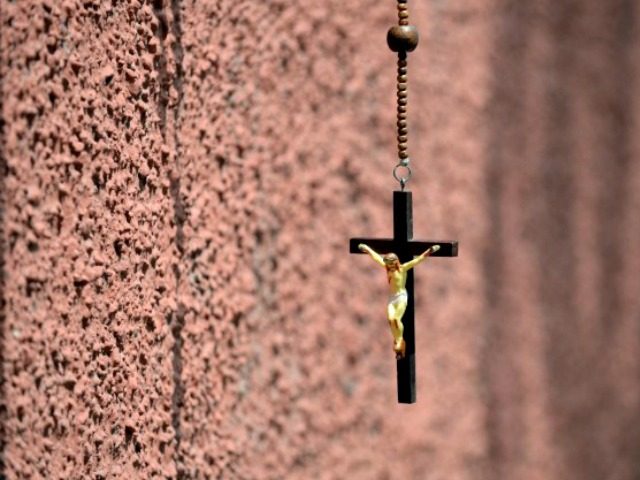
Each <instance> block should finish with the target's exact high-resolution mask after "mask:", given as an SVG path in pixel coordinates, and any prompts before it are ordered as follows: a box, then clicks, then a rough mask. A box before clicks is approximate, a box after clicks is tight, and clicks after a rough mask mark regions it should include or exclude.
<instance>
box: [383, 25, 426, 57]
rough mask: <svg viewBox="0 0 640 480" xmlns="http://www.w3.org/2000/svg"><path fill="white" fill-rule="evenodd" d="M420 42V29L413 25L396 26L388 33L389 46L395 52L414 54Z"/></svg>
mask: <svg viewBox="0 0 640 480" xmlns="http://www.w3.org/2000/svg"><path fill="white" fill-rule="evenodd" d="M419 41H420V35H418V29H417V28H416V27H414V26H413V25H394V26H393V27H391V28H390V29H389V33H387V44H388V45H389V48H390V49H391V50H393V51H394V52H413V51H414V50H415V49H416V47H417V46H418V42H419Z"/></svg>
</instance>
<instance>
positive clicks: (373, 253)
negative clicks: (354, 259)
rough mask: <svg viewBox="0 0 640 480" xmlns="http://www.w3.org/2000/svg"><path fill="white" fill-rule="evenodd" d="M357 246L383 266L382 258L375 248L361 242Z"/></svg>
mask: <svg viewBox="0 0 640 480" xmlns="http://www.w3.org/2000/svg"><path fill="white" fill-rule="evenodd" d="M358 248H359V249H360V251H361V252H365V253H368V254H369V255H370V256H371V258H373V260H374V261H375V262H376V263H377V264H378V265H380V266H381V267H384V260H383V259H382V256H381V255H380V254H379V253H377V252H376V251H375V250H373V248H371V247H370V246H369V245H365V244H364V243H361V244H360V245H358Z"/></svg>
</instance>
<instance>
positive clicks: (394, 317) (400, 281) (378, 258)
mask: <svg viewBox="0 0 640 480" xmlns="http://www.w3.org/2000/svg"><path fill="white" fill-rule="evenodd" d="M358 248H359V249H360V250H361V251H362V252H365V253H368V254H369V255H370V256H371V258H373V260H374V261H375V262H376V263H377V264H378V265H380V266H381V267H384V268H385V270H386V271H387V280H388V281H389V289H390V290H391V292H390V294H389V302H388V303H387V319H388V320H389V326H390V327H391V334H392V335H393V351H394V352H396V357H397V358H404V354H405V348H406V344H405V341H404V337H403V334H404V325H403V324H402V316H403V315H404V311H405V310H406V309H407V301H408V299H409V295H408V294H407V289H406V284H407V272H408V271H409V270H411V269H412V268H413V267H415V266H416V265H418V264H419V263H420V262H423V261H424V260H425V259H426V258H427V257H428V256H429V255H431V254H432V253H435V252H437V251H438V250H440V245H434V246H432V247H431V248H429V250H427V251H426V252H424V253H423V254H422V255H420V256H418V257H416V258H414V259H413V260H410V261H408V262H406V263H400V259H399V258H398V256H397V255H396V254H395V253H387V254H386V255H380V254H379V253H377V252H375V251H374V250H373V249H372V248H371V247H369V246H368V245H365V244H364V243H361V244H360V245H358Z"/></svg>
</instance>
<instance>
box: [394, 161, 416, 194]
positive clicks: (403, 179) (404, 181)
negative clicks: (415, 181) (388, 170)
mask: <svg viewBox="0 0 640 480" xmlns="http://www.w3.org/2000/svg"><path fill="white" fill-rule="evenodd" d="M400 168H405V169H406V170H407V172H406V175H404V176H400V175H398V169H400ZM412 173H413V172H412V171H411V167H410V166H409V165H402V163H399V164H398V165H396V166H395V167H394V168H393V178H395V179H396V182H399V183H400V187H402V190H404V186H405V185H406V184H407V182H408V181H409V180H410V179H411V175H412Z"/></svg>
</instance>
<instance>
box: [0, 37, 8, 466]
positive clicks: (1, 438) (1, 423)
mask: <svg viewBox="0 0 640 480" xmlns="http://www.w3.org/2000/svg"><path fill="white" fill-rule="evenodd" d="M3 31H4V27H3V28H0V36H1V35H2V33H1V32H3ZM0 44H4V42H0ZM5 64H6V63H5V59H4V58H2V59H0V479H1V478H4V475H5V473H6V472H5V470H6V465H5V459H4V454H5V445H6V430H5V422H6V416H7V407H6V405H5V402H6V398H5V373H4V371H5V362H4V345H5V340H4V335H5V333H4V329H5V297H4V276H5V272H4V255H5V242H4V238H5V231H4V209H5V202H4V196H5V189H4V179H5V176H6V166H7V160H6V157H5V120H4V118H5V116H4V108H3V107H4V78H5V72H4V66H5Z"/></svg>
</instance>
